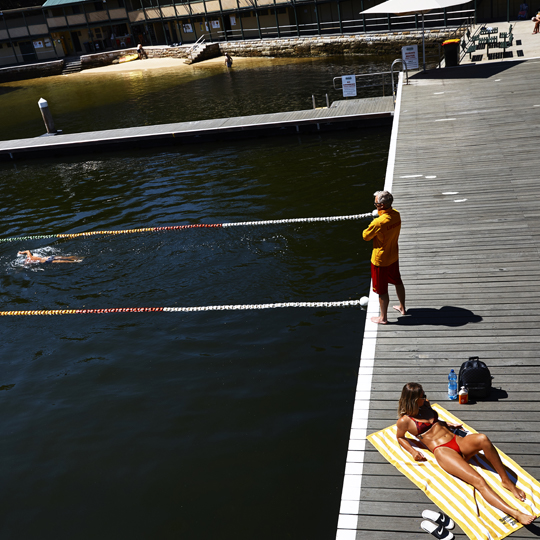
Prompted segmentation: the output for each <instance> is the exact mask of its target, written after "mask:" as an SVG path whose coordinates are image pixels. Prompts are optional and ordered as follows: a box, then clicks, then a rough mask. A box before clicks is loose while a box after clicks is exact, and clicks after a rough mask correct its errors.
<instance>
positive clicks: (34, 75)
mask: <svg viewBox="0 0 540 540" xmlns="http://www.w3.org/2000/svg"><path fill="white" fill-rule="evenodd" d="M63 69H64V61H63V60H54V61H52V62H41V63H39V64H24V65H21V66H11V67H6V68H0V83H4V82H10V81H23V80H25V79H39V78H40V77H49V76H50V75H60V74H61V73H62V70H63Z"/></svg>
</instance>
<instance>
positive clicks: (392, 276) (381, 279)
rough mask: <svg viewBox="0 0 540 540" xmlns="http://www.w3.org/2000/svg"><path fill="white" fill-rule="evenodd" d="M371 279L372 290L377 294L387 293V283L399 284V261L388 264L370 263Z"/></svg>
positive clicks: (400, 282)
mask: <svg viewBox="0 0 540 540" xmlns="http://www.w3.org/2000/svg"><path fill="white" fill-rule="evenodd" d="M371 281H372V282H373V292H376V293H377V294H378V295H379V296H381V295H383V294H388V284H389V283H392V285H401V284H402V283H403V281H401V274H400V273H399V261H396V262H395V263H394V264H391V265H390V266H375V265H374V264H373V263H371Z"/></svg>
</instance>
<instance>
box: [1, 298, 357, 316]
mask: <svg viewBox="0 0 540 540" xmlns="http://www.w3.org/2000/svg"><path fill="white" fill-rule="evenodd" d="M362 305H363V303H362V300H344V301H341V302H283V303H278V304H232V305H221V306H195V307H139V308H129V307H128V308H104V309H43V310H31V311H0V316H2V317H11V316H19V315H23V316H27V315H95V314H99V315H101V314H107V313H158V312H193V311H234V310H236V311H239V310H250V309H251V310H260V309H273V308H327V307H353V306H362Z"/></svg>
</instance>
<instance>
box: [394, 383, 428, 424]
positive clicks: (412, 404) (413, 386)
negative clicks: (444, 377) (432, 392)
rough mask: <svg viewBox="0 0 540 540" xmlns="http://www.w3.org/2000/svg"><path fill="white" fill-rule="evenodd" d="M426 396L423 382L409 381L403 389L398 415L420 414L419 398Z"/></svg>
mask: <svg viewBox="0 0 540 540" xmlns="http://www.w3.org/2000/svg"><path fill="white" fill-rule="evenodd" d="M422 397H424V389H423V388H422V385H421V384H418V383H415V382H410V383H407V384H406V385H405V386H404V387H403V390H402V391H401V397H400V398H399V404H398V416H399V417H400V418H401V417H402V416H405V415H407V416H416V415H417V414H418V410H419V407H418V400H419V399H420V398H422Z"/></svg>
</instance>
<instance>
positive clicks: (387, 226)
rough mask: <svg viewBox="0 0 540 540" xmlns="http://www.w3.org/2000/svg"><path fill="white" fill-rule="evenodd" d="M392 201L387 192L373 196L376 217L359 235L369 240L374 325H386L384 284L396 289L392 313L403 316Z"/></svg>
mask: <svg viewBox="0 0 540 540" xmlns="http://www.w3.org/2000/svg"><path fill="white" fill-rule="evenodd" d="M393 201H394V197H392V194H391V193H390V192H389V191H377V192H375V207H376V208H377V211H378V213H379V216H378V217H376V218H375V219H374V220H373V221H372V222H371V223H370V224H369V227H368V228H367V229H366V230H365V231H364V232H363V233H362V237H363V238H364V240H366V241H369V240H373V253H372V255H371V280H372V281H373V291H374V292H376V293H377V294H378V295H379V304H380V307H381V314H380V315H379V317H371V320H372V321H373V322H374V323H377V324H387V323H388V305H389V304H390V296H389V295H388V284H389V283H392V285H395V287H396V293H397V296H398V300H399V305H398V306H393V308H394V309H395V310H396V311H399V312H400V313H401V314H402V315H405V312H406V310H405V287H404V286H403V281H401V275H400V273H399V261H398V257H399V253H398V238H399V232H400V230H401V216H400V215H399V212H398V211H397V210H394V209H393V208H392V202H393Z"/></svg>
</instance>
